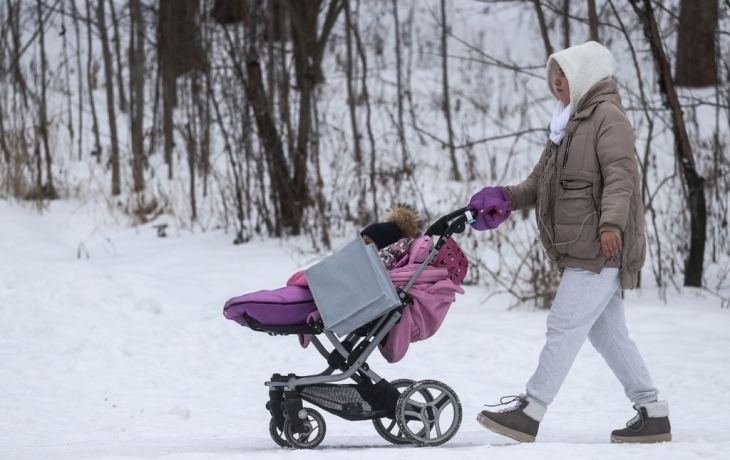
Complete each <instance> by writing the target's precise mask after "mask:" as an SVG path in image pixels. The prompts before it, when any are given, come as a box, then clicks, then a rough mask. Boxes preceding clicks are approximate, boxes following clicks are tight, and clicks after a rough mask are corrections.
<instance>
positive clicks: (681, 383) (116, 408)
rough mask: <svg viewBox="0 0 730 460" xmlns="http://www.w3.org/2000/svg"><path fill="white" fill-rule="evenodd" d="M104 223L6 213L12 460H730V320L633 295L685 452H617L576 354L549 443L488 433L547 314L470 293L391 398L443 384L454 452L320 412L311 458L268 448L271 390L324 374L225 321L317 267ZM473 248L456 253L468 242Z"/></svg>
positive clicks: (2, 286) (0, 294)
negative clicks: (453, 400)
mask: <svg viewBox="0 0 730 460" xmlns="http://www.w3.org/2000/svg"><path fill="white" fill-rule="evenodd" d="M168 234H169V236H168V237H166V238H160V237H158V236H157V231H156V230H155V228H153V227H152V226H140V227H137V228H120V227H112V226H104V225H101V224H99V223H98V222H97V220H96V219H95V218H94V217H93V214H92V213H91V212H89V211H88V209H87V208H84V207H83V206H79V205H76V204H73V202H55V203H51V205H50V209H46V210H44V211H43V212H42V213H39V212H38V211H37V210H34V209H32V208H29V207H27V206H25V205H21V204H18V203H9V202H7V201H0V433H2V436H0V458H2V459H3V460H20V459H22V460H31V459H32V460H71V459H74V460H75V459H134V460H137V459H182V460H202V459H216V460H219V459H221V460H222V459H249V458H251V459H253V458H256V459H268V458H280V457H282V456H285V457H286V458H292V459H294V458H296V459H298V458H318V459H320V458H322V459H335V458H337V459H339V458H344V457H347V458H373V457H375V458H378V459H402V458H419V459H420V460H429V459H441V458H456V457H459V458H462V459H475V458H490V459H495V460H499V459H511V460H521V459H534V458H561V459H572V458H584V459H614V458H622V459H631V458H637V459H638V458H662V459H664V460H673V459H689V458H697V457H716V458H726V457H725V456H726V455H727V452H728V449H730V430H729V429H728V428H730V422H728V418H727V414H728V413H730V402H728V398H727V397H726V395H727V394H728V393H730V378H728V376H729V375H730V369H728V363H730V328H729V327H728V326H730V311H729V310H728V309H726V308H721V307H720V301H719V300H717V299H716V298H714V297H712V296H706V295H704V294H703V292H702V291H691V290H686V291H682V292H675V293H673V294H672V295H669V296H668V298H669V300H668V302H667V304H664V303H663V302H662V301H660V300H659V299H660V296H659V295H658V293H657V292H656V291H655V290H653V289H644V290H643V291H639V292H629V293H627V295H626V313H627V317H628V321H629V329H630V331H631V333H632V337H633V338H634V340H635V341H636V342H637V344H638V346H639V348H640V350H641V351H642V353H643V354H644V358H645V359H646V361H647V364H648V365H649V366H650V369H651V372H652V376H653V378H654V381H655V384H656V385H657V387H658V388H659V389H660V391H661V394H660V397H661V398H662V399H667V400H669V402H670V414H671V421H672V423H673V437H674V441H673V442H672V443H666V444H660V445H614V444H610V443H609V441H608V438H609V433H610V431H611V430H613V429H617V428H621V427H623V425H624V423H625V422H626V421H628V420H629V419H630V418H631V417H633V415H634V414H635V412H634V411H633V410H632V409H631V404H630V403H629V402H628V400H626V398H625V396H624V395H623V392H622V389H621V387H620V385H619V384H618V381H617V380H616V379H615V378H614V377H613V375H612V374H611V372H610V370H609V369H608V367H607V366H606V365H605V363H604V362H603V361H602V359H601V357H600V356H599V355H598V354H597V353H596V352H595V350H593V349H592V348H591V347H590V345H586V346H584V347H583V349H582V350H581V352H580V354H579V356H578V359H577V361H576V363H575V365H574V367H573V369H572V371H571V373H570V374H569V376H568V379H567V381H566V382H565V385H564V386H563V389H562V390H561V393H560V394H559V395H558V397H557V398H556V400H555V402H554V403H553V405H552V406H551V407H550V409H549V411H548V413H547V415H546V417H545V420H544V422H543V424H542V426H541V427H540V433H539V435H538V438H537V442H536V443H534V444H523V445H520V444H517V443H516V442H514V441H512V440H510V439H508V438H503V437H500V436H498V435H496V434H494V433H491V432H489V431H487V430H485V429H484V428H482V427H481V426H480V425H479V424H478V423H477V422H476V420H475V417H476V414H477V413H478V412H479V411H480V410H482V409H483V408H484V407H483V405H484V404H494V403H496V402H498V401H499V398H500V397H501V396H504V395H511V394H517V393H520V392H522V391H524V390H523V388H524V383H525V382H526V381H527V379H528V378H529V376H530V374H531V372H532V371H533V370H534V367H535V365H536V362H537V356H538V353H539V351H540V348H541V346H542V343H543V340H544V339H543V337H544V322H545V317H546V314H547V313H546V312H545V311H537V310H533V309H530V308H527V307H522V308H517V309H513V310H509V309H508V308H507V306H508V304H509V299H506V298H501V297H499V296H494V297H491V298H490V299H489V301H487V302H484V300H485V299H486V298H487V296H488V295H489V292H488V291H487V290H486V288H484V287H476V286H466V294H465V295H463V296H460V297H459V298H458V299H457V301H456V303H455V304H454V305H453V307H452V309H451V311H450V313H449V316H448V317H447V318H446V321H445V323H444V325H443V326H442V328H441V330H440V331H439V332H438V333H437V334H436V335H435V336H434V337H432V338H431V339H429V340H427V341H424V342H420V343H416V344H413V345H412V346H411V348H410V350H409V352H408V354H407V355H406V357H405V358H404V359H403V360H402V361H401V362H399V363H395V364H388V363H386V362H385V360H384V359H383V358H382V357H381V356H380V355H379V354H378V353H377V352H376V353H375V354H373V355H372V356H371V357H370V359H369V363H370V365H371V366H372V368H373V369H374V370H375V371H376V372H378V373H379V374H380V375H382V376H384V377H385V378H387V379H391V380H392V379H397V378H409V379H414V380H422V379H436V380H440V381H442V382H444V383H446V384H447V385H449V386H450V387H451V388H453V389H454V391H455V392H456V393H457V394H458V396H459V398H460V400H461V403H462V406H463V421H462V425H461V428H460V430H459V432H458V433H457V434H456V436H455V437H454V438H453V439H451V440H450V441H449V442H448V443H446V444H444V445H443V446H440V447H435V448H416V447H410V446H393V445H391V444H389V443H388V442H386V441H385V440H383V439H382V438H381V437H380V436H379V435H378V434H377V433H376V432H375V430H374V429H373V427H372V425H371V423H370V422H347V421H345V420H342V419H339V418H337V417H335V416H333V415H331V414H329V413H326V412H323V411H322V412H323V414H324V416H325V421H326V422H327V435H326V437H325V439H324V441H323V442H322V444H321V445H320V446H319V447H318V448H317V449H316V450H315V451H297V450H294V449H282V448H279V447H278V446H276V445H275V444H274V442H273V441H272V440H271V439H270V437H269V434H268V421H269V413H268V411H267V410H266V409H265V408H264V404H265V402H266V400H267V397H268V391H267V388H266V387H265V386H264V384H263V383H264V381H266V380H267V379H268V378H270V376H271V374H273V373H274V372H281V373H289V372H295V373H300V374H311V373H316V372H320V371H321V370H323V369H324V368H325V367H326V366H325V364H324V360H323V359H322V357H321V356H320V355H319V354H318V353H317V352H316V350H314V349H313V348H308V349H302V348H301V347H300V346H299V344H298V341H297V339H296V338H295V337H291V336H286V337H271V336H268V335H266V334H260V333H255V332H252V331H251V330H249V329H246V328H241V327H240V326H238V325H237V324H236V323H234V322H232V321H227V320H225V319H224V317H223V315H222V306H223V304H224V302H225V301H226V300H227V299H228V298H230V297H233V296H235V295H240V294H243V293H246V292H251V291H254V290H259V289H273V288H277V287H280V286H282V285H283V284H284V282H285V280H286V279H287V278H288V276H289V275H290V274H291V273H292V272H293V271H295V270H298V269H301V268H303V267H304V266H305V265H306V264H309V263H312V262H313V261H314V260H315V259H316V257H315V256H312V255H311V254H307V253H306V251H302V250H301V249H299V248H300V247H303V246H304V244H303V242H302V241H297V240H295V239H289V240H283V241H279V240H260V241H254V242H251V243H248V244H245V245H239V246H234V245H232V244H231V240H232V236H231V235H230V234H225V233H223V232H206V233H197V234H196V233H191V232H178V231H176V230H175V229H168ZM473 237H474V234H473V233H470V232H469V231H467V232H466V233H465V234H463V235H461V236H460V238H461V239H469V238H473Z"/></svg>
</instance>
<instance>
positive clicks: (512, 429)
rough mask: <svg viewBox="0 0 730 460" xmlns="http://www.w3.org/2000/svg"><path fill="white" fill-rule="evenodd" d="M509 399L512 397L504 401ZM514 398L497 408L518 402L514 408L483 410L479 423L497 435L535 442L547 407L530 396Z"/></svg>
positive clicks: (478, 417)
mask: <svg viewBox="0 0 730 460" xmlns="http://www.w3.org/2000/svg"><path fill="white" fill-rule="evenodd" d="M508 397H510V396H505V397H503V398H502V400H504V398H508ZM513 398H514V399H512V400H510V401H506V402H501V403H500V404H497V406H501V405H503V404H510V403H513V402H517V404H516V405H515V406H514V407H511V408H508V409H503V410H501V411H499V412H489V411H486V410H483V411H481V412H480V413H479V415H477V421H478V422H479V423H480V424H481V425H482V426H483V427H485V428H487V429H490V430H492V431H494V432H495V433H497V434H501V435H503V436H507V437H510V438H512V439H515V440H517V441H520V442H534V441H535V436H536V435H537V430H538V428H539V427H540V422H541V421H542V418H543V416H544V415H545V412H546V411H547V407H545V406H544V405H542V404H541V403H539V402H538V401H537V400H536V399H533V398H531V397H529V396H525V395H519V396H514V397H513ZM490 407H493V406H490Z"/></svg>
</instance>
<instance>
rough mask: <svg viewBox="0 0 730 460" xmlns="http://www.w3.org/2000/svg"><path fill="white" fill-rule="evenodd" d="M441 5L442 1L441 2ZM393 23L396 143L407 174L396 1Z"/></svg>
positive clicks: (395, 2) (398, 23)
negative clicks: (396, 116) (396, 109)
mask: <svg viewBox="0 0 730 460" xmlns="http://www.w3.org/2000/svg"><path fill="white" fill-rule="evenodd" d="M442 3H443V0H442ZM393 23H394V24H395V76H396V84H397V94H398V96H397V98H396V103H397V105H398V141H399V142H400V149H401V167H402V168H403V171H404V172H408V171H409V170H410V168H409V167H408V148H407V143H406V129H405V123H404V121H403V94H404V91H403V77H402V75H403V71H402V68H403V58H402V57H401V41H400V18H399V15H398V0H393ZM448 121H449V122H450V120H448ZM449 127H450V126H449Z"/></svg>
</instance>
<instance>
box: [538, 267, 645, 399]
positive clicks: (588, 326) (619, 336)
mask: <svg viewBox="0 0 730 460" xmlns="http://www.w3.org/2000/svg"><path fill="white" fill-rule="evenodd" d="M545 336H546V339H547V340H546V343H545V346H544V347H543V349H542V352H541V353H540V362H539V364H538V366H537V370H536V371H535V373H534V374H533V376H532V377H531V378H530V380H529V381H528V382H527V395H528V396H530V397H532V398H534V399H536V400H537V401H538V402H541V403H542V404H544V405H545V406H548V405H549V404H550V403H552V402H553V398H555V395H557V394H558V391H559V390H560V387H561V386H562V384H563V382H564V381H565V377H566V376H567V375H568V371H569V370H570V367H571V366H572V365H573V361H575V357H576V356H577V355H578V351H579V350H580V348H581V346H582V345H583V342H585V339H586V336H587V337H588V339H589V340H590V341H591V344H593V346H594V347H595V349H596V350H598V352H599V353H601V356H603V359H605V360H606V363H608V365H609V367H610V368H611V370H612V371H613V373H614V374H615V375H616V377H617V378H618V379H619V381H620V382H621V384H622V385H623V387H624V391H625V392H626V396H628V398H629V399H630V400H631V401H633V402H634V403H635V404H644V403H647V402H651V401H655V400H656V399H657V393H658V391H657V389H656V388H654V386H653V384H652V381H651V376H650V375H649V371H648V369H647V368H646V364H644V360H643V359H642V357H641V354H639V350H638V349H637V348H636V345H635V344H634V342H633V341H632V340H631V339H630V338H629V331H628V329H627V327H626V317H625V316H624V303H623V301H622V300H621V285H620V282H619V276H618V268H604V269H603V270H602V271H601V273H600V274H598V275H597V274H595V273H593V272H590V271H586V270H581V269H577V268H566V269H565V271H564V272H563V278H562V280H561V282H560V286H559V287H558V292H557V294H556V295H555V300H554V301H553V305H552V309H551V310H550V313H549V314H548V317H547V333H546V335H545Z"/></svg>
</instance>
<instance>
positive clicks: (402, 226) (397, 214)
mask: <svg viewBox="0 0 730 460" xmlns="http://www.w3.org/2000/svg"><path fill="white" fill-rule="evenodd" d="M421 225H422V219H421V216H419V215H418V212H417V211H416V210H415V209H414V208H413V207H411V206H408V205H405V204H397V205H395V206H393V207H391V208H390V209H388V212H387V214H386V215H385V219H383V222H378V223H375V224H370V225H368V226H367V227H365V229H364V230H363V231H362V232H360V235H361V236H368V237H370V239H371V240H373V241H374V242H375V245H376V246H377V247H378V249H382V248H384V247H386V246H390V245H391V244H393V243H395V242H396V241H398V240H399V239H401V238H412V237H414V236H416V235H418V233H419V232H420V230H421Z"/></svg>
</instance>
